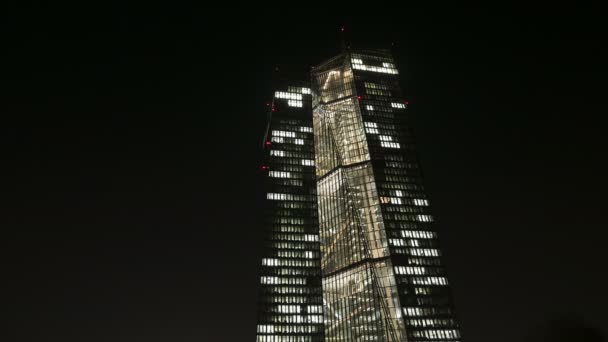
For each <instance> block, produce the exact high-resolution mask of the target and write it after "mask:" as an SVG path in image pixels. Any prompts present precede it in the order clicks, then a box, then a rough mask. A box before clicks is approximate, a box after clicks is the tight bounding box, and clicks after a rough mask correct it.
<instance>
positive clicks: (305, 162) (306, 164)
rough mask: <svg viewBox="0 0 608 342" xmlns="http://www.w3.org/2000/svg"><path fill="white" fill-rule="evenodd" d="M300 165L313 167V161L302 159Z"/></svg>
mask: <svg viewBox="0 0 608 342" xmlns="http://www.w3.org/2000/svg"><path fill="white" fill-rule="evenodd" d="M302 165H304V166H315V161H314V160H310V159H302Z"/></svg>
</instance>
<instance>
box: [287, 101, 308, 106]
mask: <svg viewBox="0 0 608 342" xmlns="http://www.w3.org/2000/svg"><path fill="white" fill-rule="evenodd" d="M287 105H288V106H290V107H303V106H304V104H303V102H302V101H298V100H287Z"/></svg>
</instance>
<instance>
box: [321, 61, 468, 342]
mask: <svg viewBox="0 0 608 342" xmlns="http://www.w3.org/2000/svg"><path fill="white" fill-rule="evenodd" d="M397 74H398V71H397V69H396V67H395V64H394V62H393V59H392V57H391V55H390V54H389V53H388V52H384V51H359V52H354V51H353V52H347V53H343V54H341V55H339V56H337V57H334V58H332V59H330V60H328V61H326V62H324V63H322V64H320V65H319V66H316V67H314V68H313V70H312V92H313V122H314V132H315V157H316V164H317V167H316V176H317V194H318V204H319V230H320V238H321V254H322V257H321V268H322V274H323V298H324V302H325V323H326V326H325V335H326V341H405V340H407V341H427V340H441V341H458V340H460V330H459V326H458V324H457V323H456V321H455V320H454V318H453V308H452V304H451V303H452V301H451V298H450V293H449V289H448V287H447V279H446V277H445V272H444V269H443V267H442V265H441V260H440V258H439V257H440V252H439V249H438V242H437V236H436V233H435V232H434V230H433V228H432V221H433V218H432V216H431V215H430V212H429V208H428V200H427V198H426V195H425V193H424V189H423V186H422V179H421V173H420V170H419V168H418V163H417V159H416V155H415V153H414V148H413V141H412V137H411V134H410V130H409V123H408V115H407V112H406V109H407V102H406V101H404V100H403V97H402V94H401V90H400V88H399V84H398V79H397Z"/></svg>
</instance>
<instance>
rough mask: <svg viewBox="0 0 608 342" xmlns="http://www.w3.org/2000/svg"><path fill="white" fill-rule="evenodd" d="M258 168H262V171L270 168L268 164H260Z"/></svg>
mask: <svg viewBox="0 0 608 342" xmlns="http://www.w3.org/2000/svg"><path fill="white" fill-rule="evenodd" d="M260 169H262V171H268V170H269V169H270V166H268V165H262V166H261V167H260Z"/></svg>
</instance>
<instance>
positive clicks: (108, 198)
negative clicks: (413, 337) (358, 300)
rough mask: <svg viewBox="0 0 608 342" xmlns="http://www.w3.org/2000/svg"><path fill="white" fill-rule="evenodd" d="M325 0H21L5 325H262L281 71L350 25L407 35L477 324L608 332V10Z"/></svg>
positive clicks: (458, 292)
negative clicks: (228, 4) (333, 5)
mask: <svg viewBox="0 0 608 342" xmlns="http://www.w3.org/2000/svg"><path fill="white" fill-rule="evenodd" d="M303 6H304V4H303V3H302V4H299V5H298V7H296V6H294V7H291V6H290V7H285V8H278V7H270V8H268V9H266V8H256V7H254V6H252V7H251V8H240V7H238V6H237V5H236V4H235V6H234V7H233V8H230V9H222V10H219V9H213V8H210V7H204V5H202V4H200V5H199V7H196V6H178V5H175V4H169V3H166V4H165V5H164V6H162V7H160V6H155V5H152V4H142V5H138V6H135V5H126V4H124V3H118V4H114V5H106V6H105V7H95V6H93V5H87V7H84V6H82V5H81V6H80V7H71V6H63V7H58V6H57V5H31V6H28V7H23V8H6V11H4V15H5V19H3V20H2V32H3V33H4V36H5V38H4V39H3V43H2V44H3V49H2V50H3V55H4V57H8V58H7V59H5V61H4V63H3V68H2V70H3V72H2V77H1V78H2V83H3V95H2V97H3V98H4V99H5V100H3V101H2V107H1V108H2V111H1V113H2V123H1V125H0V126H1V127H2V128H1V130H2V131H1V132H0V133H1V134H0V139H2V140H1V141H2V146H3V147H4V148H3V150H4V152H3V153H2V169H3V171H4V172H3V174H4V176H3V181H2V182H1V183H0V184H2V194H3V196H2V197H3V201H2V207H1V208H2V212H3V213H2V214H1V215H0V216H1V219H0V220H1V221H0V223H1V226H2V228H4V229H3V238H2V239H1V241H2V245H1V250H2V261H3V267H2V270H3V272H2V273H3V275H4V277H2V278H3V279H4V281H3V282H2V287H3V294H4V295H5V296H6V299H5V300H3V304H2V307H3V308H4V311H5V313H6V314H8V317H9V320H8V321H7V323H8V328H7V329H3V333H4V334H7V335H11V336H12V337H10V338H9V339H3V340H7V341H9V340H10V341H64V342H68V341H69V342H71V341H91V342H93V341H116V342H119V341H129V342H135V341H146V342H151V341H252V340H253V337H254V331H255V310H256V306H255V305H256V286H257V283H258V280H259V277H258V274H257V272H258V269H257V267H258V263H259V258H260V244H261V236H260V234H259V232H260V224H259V222H260V220H261V217H260V212H259V209H260V206H261V205H260V193H259V191H260V190H261V189H260V186H259V185H258V182H257V181H258V180H259V178H258V177H259V175H258V173H257V170H258V166H259V158H260V151H259V146H260V141H261V138H262V134H263V130H264V126H265V118H266V115H265V111H266V108H265V106H264V103H265V101H267V100H268V98H269V96H270V95H271V91H272V89H271V85H270V78H271V74H272V72H273V69H274V67H275V66H276V65H280V66H281V68H286V69H290V70H291V71H295V72H299V73H302V75H305V74H306V72H307V71H308V70H309V67H310V66H311V65H314V64H317V63H319V62H321V61H323V60H324V59H326V58H329V57H331V56H332V55H334V54H336V53H337V52H338V51H339V50H338V47H339V43H338V32H337V31H338V28H339V27H340V26H342V25H345V26H346V28H347V31H348V36H349V37H350V41H351V44H352V45H353V46H354V47H359V48H368V47H369V48H376V47H391V44H394V45H393V52H394V54H395V57H396V62H397V66H398V68H399V69H400V71H401V74H400V77H401V82H402V85H403V88H404V90H405V92H406V94H407V95H408V98H409V100H410V108H411V112H412V114H413V115H414V118H415V120H414V125H415V126H414V132H415V134H416V138H417V143H418V151H419V154H420V158H421V163H422V167H423V170H424V172H425V182H426V186H427V189H428V191H429V194H430V198H431V200H432V203H433V207H434V213H435V216H436V217H437V220H438V221H439V224H438V229H439V233H440V237H441V240H442V248H443V250H444V254H445V256H446V258H445V260H446V264H447V268H448V272H449V275H450V281H451V283H452V286H453V291H454V296H455V300H456V305H457V310H458V312H459V316H460V320H461V322H462V325H463V327H464V334H465V336H466V341H467V342H482V341H496V342H502V341H510V342H513V341H524V340H526V339H528V338H529V337H530V336H533V335H534V334H537V333H538V332H539V330H542V329H545V328H544V327H545V326H547V325H550V322H553V321H554V320H559V319H561V317H576V319H577V320H579V321H580V322H583V323H581V324H585V325H587V326H590V327H595V328H598V329H600V331H602V332H603V334H604V335H606V333H608V331H606V327H608V318H607V317H608V315H606V307H608V300H607V295H606V289H607V288H608V286H607V285H608V284H607V282H606V280H605V279H604V278H605V277H604V274H605V273H606V266H605V265H606V261H607V259H608V258H607V257H606V255H605V250H606V248H605V245H606V232H605V230H606V228H607V225H606V219H605V212H606V209H607V207H606V202H607V201H606V197H605V196H606V192H605V190H606V187H605V185H606V182H605V175H606V171H607V170H606V162H605V158H606V151H605V146H606V143H605V133H604V132H605V126H604V124H603V121H602V119H603V116H604V115H605V114H606V109H605V108H604V104H603V100H604V98H605V97H606V95H605V90H606V86H605V80H606V77H605V74H604V73H603V71H604V69H605V67H604V64H605V61H606V53H605V52H606V50H605V46H606V43H605V41H604V38H603V34H602V27H601V25H602V21H604V20H605V19H604V18H603V17H602V16H601V13H600V12H599V9H595V8H576V7H572V6H569V7H560V8H557V7H555V8H553V7H546V8H543V9H531V8H528V7H519V8H496V9H485V10H481V9H468V8H466V9H465V8H440V7H439V5H437V6H434V7H433V6H429V7H428V8H422V7H420V6H415V5H408V4H404V3H401V4H400V5H399V7H394V6H388V5H381V4H379V3H378V4H377V5H375V7H377V8H379V9H380V10H374V9H373V7H374V6H371V7H372V8H368V7H367V6H359V5H353V6H349V7H350V8H349V9H347V10H340V11H335V12H333V13H331V14H329V13H328V14H325V15H319V14H317V13H315V12H316V11H322V10H324V8H323V7H319V6H315V7H312V9H310V10H302V7H303ZM9 7H10V6H9ZM290 65H291V67H289V66H290ZM5 304H8V305H5ZM602 329H604V330H602Z"/></svg>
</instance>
